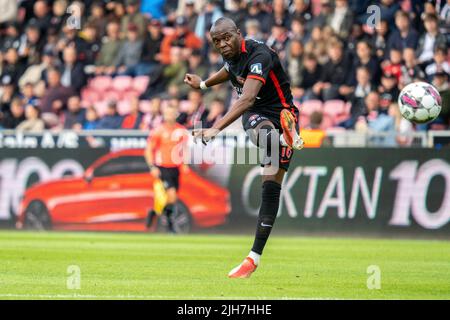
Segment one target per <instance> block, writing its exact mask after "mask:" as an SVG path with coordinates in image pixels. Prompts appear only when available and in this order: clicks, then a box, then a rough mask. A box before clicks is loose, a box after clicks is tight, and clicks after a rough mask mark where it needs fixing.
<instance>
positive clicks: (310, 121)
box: [0, 0, 450, 235]
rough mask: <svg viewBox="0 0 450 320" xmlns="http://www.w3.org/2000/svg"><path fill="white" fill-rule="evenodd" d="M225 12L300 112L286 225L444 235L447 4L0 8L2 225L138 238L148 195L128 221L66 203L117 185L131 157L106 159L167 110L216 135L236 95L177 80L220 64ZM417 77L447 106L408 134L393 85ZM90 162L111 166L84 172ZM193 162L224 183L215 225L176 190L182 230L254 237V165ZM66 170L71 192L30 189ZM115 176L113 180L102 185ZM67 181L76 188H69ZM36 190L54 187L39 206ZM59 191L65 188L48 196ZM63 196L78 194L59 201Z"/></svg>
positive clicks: (137, 140)
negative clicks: (238, 230)
mask: <svg viewBox="0 0 450 320" xmlns="http://www.w3.org/2000/svg"><path fill="white" fill-rule="evenodd" d="M371 5H376V7H370V6H371ZM369 7H370V8H372V10H375V11H371V10H370V9H369V10H368V8H369ZM374 8H375V9H374ZM373 12H375V15H374V13H373ZM222 16H227V17H230V18H232V19H233V20H234V21H235V22H236V24H237V25H238V27H239V29H240V30H241V32H242V34H243V35H244V36H245V37H246V38H248V39H255V40H259V41H263V42H265V43H266V44H267V45H268V46H270V47H272V48H273V49H274V50H275V51H276V52H278V54H279V56H280V58H281V60H282V63H283V65H284V67H285V70H286V71H287V73H288V75H289V78H290V81H291V86H292V90H293V94H294V98H295V104H296V105H297V107H298V108H299V109H300V111H301V116H300V119H299V120H300V126H301V128H302V135H303V136H304V139H305V141H306V147H307V148H309V149H307V150H304V151H302V152H299V153H297V155H296V156H295V162H294V163H293V164H292V165H291V167H292V173H291V172H290V174H289V175H288V177H287V178H286V179H287V181H288V182H289V181H291V184H289V186H290V188H287V191H286V193H285V196H284V198H283V199H284V200H283V201H282V202H283V205H282V209H281V212H282V216H283V217H284V218H283V219H284V220H283V219H281V222H280V224H281V225H283V224H284V225H285V226H286V228H289V227H293V228H294V229H295V230H299V229H302V228H303V229H302V230H306V229H308V230H319V231H331V232H336V231H341V230H345V231H347V232H349V231H352V230H357V231H358V232H360V231H361V230H365V229H368V230H369V231H371V232H374V233H380V232H381V233H383V232H385V231H386V230H391V229H389V228H393V229H392V230H394V231H395V232H398V230H405V229H408V230H412V229H414V230H415V231H417V230H419V231H421V232H422V231H424V232H425V233H429V232H431V233H433V232H434V233H435V232H436V231H438V232H440V233H441V234H444V235H448V234H449V233H448V231H449V228H448V223H447V222H448V221H450V166H449V161H450V156H449V152H448V149H446V147H448V146H449V145H450V131H448V130H449V129H450V128H449V125H450V105H449V104H450V89H449V74H450V64H449V61H450V59H449V57H450V55H449V51H448V43H449V32H448V31H449V28H450V1H445V0H440V1H439V0H437V1H414V0H404V1H393V0H380V1H376V0H375V1H369V0H359V1H356V0H355V1H351V0H335V1H332V0H292V1H284V0H275V1H261V0H251V1H247V0H242V1H240V0H224V1H220V0H209V1H204V0H197V1H193V0H180V1H177V0H141V1H139V0H124V1H106V0H104V1H101V0H97V1H96V0H92V1H68V0H55V1H51V0H49V1H45V0H37V1H27V0H17V1H16V0H0V129H1V131H0V148H1V149H2V151H1V155H0V161H1V162H0V176H1V179H0V181H1V184H0V221H2V222H3V225H6V226H12V227H15V226H16V222H17V221H18V220H19V218H18V217H19V216H22V220H23V219H26V217H25V216H26V213H27V212H28V213H29V212H31V211H33V210H34V212H35V213H34V215H37V216H39V215H44V218H42V217H41V218H39V219H41V221H39V219H37V220H38V222H39V223H40V224H39V223H38V224H37V225H36V224H35V225H33V227H34V228H49V227H50V226H51V227H55V226H60V227H61V228H67V229H77V228H78V229H83V230H84V229H95V230H97V229H108V230H141V229H142V228H143V225H142V223H141V222H142V219H143V217H144V216H145V213H144V212H145V211H146V210H147V209H148V207H149V206H150V205H151V199H150V198H149V197H151V196H150V195H146V197H148V198H149V199H150V200H148V201H147V200H145V199H147V198H145V199H144V200H142V203H145V205H142V206H141V207H139V208H138V209H133V210H135V211H133V210H131V211H133V212H134V213H133V212H131V213H130V212H128V214H129V215H128V216H126V215H125V216H124V215H123V213H124V210H125V209H123V208H122V209H121V210H122V211H120V210H118V211H117V210H116V211H117V212H112V211H111V210H112V209H111V208H112V207H113V205H112V204H110V203H105V204H104V206H105V208H106V207H108V206H110V207H108V208H109V209H104V210H103V211H102V212H100V213H99V212H95V213H89V214H86V215H85V216H83V217H79V216H77V214H78V212H85V213H86V212H90V209H89V208H91V207H92V206H97V207H101V206H102V205H103V204H101V202H100V201H96V203H94V204H93V203H92V202H91V203H90V204H86V206H85V207H80V208H78V209H77V210H76V211H77V213H74V212H73V210H74V209H73V206H72V207H71V205H73V203H74V202H79V203H81V202H82V201H81V200H80V199H85V198H86V197H88V198H89V197H91V198H90V199H91V200H92V198H94V199H96V200H98V197H97V198H96V196H95V195H94V196H93V195H92V190H91V189H92V188H94V187H95V188H98V190H100V191H101V192H103V193H102V194H105V193H107V192H112V191H111V188H113V187H112V185H113V184H117V181H125V180H127V179H125V178H124V176H125V175H128V174H131V173H130V167H129V165H130V163H133V161H130V160H136V159H133V157H138V156H139V154H136V153H131V154H127V153H126V152H125V153H124V154H120V156H114V152H116V151H118V150H122V149H129V148H135V149H142V148H144V147H145V144H146V137H147V136H148V134H149V133H151V130H152V129H154V128H155V127H157V126H158V125H159V124H160V123H161V121H162V116H161V110H162V109H164V107H165V106H166V105H169V104H170V105H175V106H176V107H177V108H178V110H179V117H178V120H177V121H178V122H179V123H181V124H183V125H185V126H186V127H187V128H189V129H191V128H192V127H193V125H194V123H195V122H198V121H201V123H202V125H203V127H211V126H213V125H214V123H215V122H216V121H217V120H218V119H220V118H221V117H222V116H223V115H224V114H225V113H226V112H227V110H228V108H229V107H230V105H231V104H232V103H233V101H235V100H236V99H237V96H236V94H235V93H234V91H233V90H232V88H231V86H230V85H228V84H223V85H220V86H216V87H214V88H211V89H209V90H207V91H197V90H192V89H190V87H188V86H187V85H185V84H184V83H183V79H184V75H185V74H186V73H187V72H189V73H195V74H198V75H199V76H200V77H202V78H203V79H206V78H207V77H208V75H210V74H212V73H214V72H216V71H218V70H219V69H220V68H221V67H222V66H223V61H222V58H221V56H220V55H219V54H218V53H217V52H215V51H214V49H213V47H212V45H211V42H210V36H209V29H210V27H211V25H212V23H213V22H214V21H215V20H216V19H218V18H219V17H222ZM415 81H425V82H428V83H432V84H433V85H434V86H435V87H436V88H437V89H438V91H439V92H440V94H441V97H442V112H441V114H440V116H439V117H438V118H437V119H436V120H435V121H433V122H432V123H428V124H424V125H415V124H412V123H411V122H409V121H407V120H405V119H403V118H402V117H401V115H400V113H399V109H398V105H397V98H398V95H399V92H400V91H401V89H402V88H403V87H405V86H406V85H407V84H409V83H412V82H415ZM239 130H241V124H240V121H236V123H234V124H233V125H232V126H231V128H230V130H229V131H230V132H231V133H233V134H235V136H236V137H237V139H235V140H234V139H232V140H233V141H235V142H236V141H237V142H236V143H235V144H233V146H232V147H231V148H232V149H233V150H235V149H237V148H240V147H243V146H245V142H244V144H239V141H241V140H239V136H242V134H243V132H241V131H239ZM150 137H151V136H150ZM243 139H244V140H245V138H243ZM216 147H217V146H216ZM223 148H224V150H225V151H227V150H228V151H229V149H226V148H225V147H223ZM228 148H230V147H229V146H228ZM225 151H224V152H225ZM228 151H227V152H228ZM102 157H106V158H102ZM130 157H131V158H130ZM101 158H102V159H103V160H102V161H104V162H102V163H100V164H97V166H95V165H94V168H91V171H92V172H94V179H93V180H92V177H87V178H86V172H88V169H89V166H91V165H93V163H94V162H95V161H96V160H98V159H101ZM117 159H119V160H117ZM113 160H114V161H113ZM116 160H117V161H116ZM109 161H112V162H111V163H110V162H109ZM100 162H101V161H100ZM101 165H109V166H110V167H107V168H106V169H104V170H98V171H96V170H94V169H95V168H97V167H98V166H101ZM124 165H128V167H126V166H125V167H124ZM140 165H141V167H139V166H140ZM256 167H257V166H256ZM134 168H135V171H134V172H132V174H137V175H139V174H144V172H145V170H146V169H143V166H142V163H140V162H139V161H137V162H136V166H135V167H134ZM139 168H140V169H139ZM192 169H193V170H194V171H193V172H190V173H186V174H195V175H196V176H195V178H192V177H193V176H189V177H190V179H191V178H192V179H194V180H195V179H197V178H198V179H200V178H204V179H206V180H207V181H209V182H211V183H214V184H215V186H216V187H217V188H223V190H222V189H220V190H219V189H217V190H218V191H217V190H216V191H217V192H218V193H217V194H210V195H208V196H210V197H211V198H210V200H208V201H209V202H207V203H204V204H203V205H204V206H205V207H208V206H210V207H211V206H212V205H213V204H214V203H215V201H214V200H213V199H216V198H214V197H216V196H217V197H220V199H221V200H220V201H222V202H223V206H222V207H221V208H218V209H217V212H220V214H219V215H220V217H219V218H218V217H210V218H206V219H205V217H204V216H202V213H201V212H200V211H199V212H198V215H197V216H196V215H195V214H193V212H192V210H196V209H195V208H194V207H195V204H198V201H200V200H192V199H194V198H192V197H193V196H190V195H186V199H188V198H189V199H191V200H186V199H185V200H184V202H185V204H186V203H187V202H190V201H192V203H191V205H187V210H186V212H187V215H188V216H189V217H190V218H189V219H190V221H189V225H190V226H195V225H197V226H203V227H208V228H209V227H218V226H222V225H225V227H224V228H225V229H226V222H225V221H228V223H229V226H235V225H239V226H245V225H246V223H248V225H249V226H251V227H252V228H253V223H254V215H255V208H256V207H257V203H254V201H257V199H253V198H252V197H253V194H255V192H252V190H253V189H252V188H255V189H254V190H255V191H256V190H257V189H256V187H257V186H256V185H254V184H253V181H254V179H255V178H254V177H255V176H256V173H255V172H254V166H253V167H252V166H249V165H243V166H237V165H219V164H215V163H207V164H205V163H197V164H196V165H193V166H192ZM95 172H97V173H98V176H96V175H95ZM102 172H103V173H102ZM102 174H103V175H102ZM197 175H198V177H197ZM66 176H81V177H84V179H83V178H80V179H81V180H79V181H76V182H74V181H72V186H71V187H69V186H67V185H64V186H63V185H58V184H57V185H56V186H48V185H45V184H44V185H43V186H42V188H43V189H40V190H31V191H30V190H29V188H32V187H36V186H38V185H39V184H40V183H44V182H47V181H55V180H56V182H58V179H61V178H62V177H66ZM111 176H113V177H116V178H114V179H110V180H105V179H106V178H107V177H111ZM97 178H98V179H97ZM128 178H129V179H128V180H127V181H132V180H135V179H137V178H136V177H128ZM96 179H97V180H98V181H97V185H96ZM289 179H291V180H289ZM90 180H92V181H90ZM195 181H198V184H199V185H200V186H203V188H202V187H200V189H198V190H197V191H196V192H200V193H205V194H206V193H207V192H208V188H205V187H204V186H205V185H207V183H206V182H204V181H201V180H195ZM243 181H244V182H243ZM61 183H62V182H61ZM147 183H148V181H146V182H142V183H141V185H139V186H136V185H125V184H123V185H121V186H119V187H118V190H119V191H117V190H115V191H114V192H115V195H111V194H110V195H109V197H110V199H114V201H116V203H117V198H115V197H116V195H117V193H118V192H123V190H137V189H142V190H145V189H146V188H147V189H149V190H150V189H151V187H150V186H149V185H151V184H147ZM81 184H86V185H83V186H80V185H81ZM74 185H77V188H78V189H77V188H75V189H71V188H72V187H73V186H74ZM50 187H53V188H54V189H50ZM237 187H239V189H236V188H237ZM90 188H91V189H90ZM102 188H103V189H102ZM192 188H194V187H192ZM211 188H212V189H214V187H211ZM296 188H297V189H296ZM113 189H114V188H113ZM116 189H117V186H116ZM27 190H28V191H27ZM43 190H53V191H52V192H49V193H50V194H49V195H45V199H44V196H43V195H42V194H43V193H44V192H43ZM62 190H66V193H64V194H63V195H61V194H58V192H57V191H61V192H62ZM69 190H71V191H69ZM98 190H97V191H96V192H100V191H98ZM105 190H106V191H105ZM25 192H29V195H26V194H25ZM70 193H71V194H72V195H77V194H78V195H84V198H83V197H81V196H80V197H78V198H76V197H75V198H74V199H69V200H68V199H67V197H68V194H70ZM39 194H40V195H42V196H39V197H38V196H37V195H39ZM98 194H100V193H98ZM30 197H31V198H30ZM32 197H37V198H32ZM64 197H66V198H64ZM130 197H131V196H130ZM61 199H63V200H61ZM38 200H39V201H38ZM203 200H205V199H203ZM33 201H35V202H33ZM36 201H37V202H36ZM58 201H59V202H58ZM64 201H66V202H64ZM70 201H73V202H70ZM130 201H131V202H133V200H130ZM146 201H147V202H146ZM196 201H197V202H196ZM205 201H206V200H205ZM220 201H219V202H220ZM252 201H253V202H252ZM94 202H95V201H94ZM61 203H65V204H66V206H65V208H59V204H61ZM68 204H70V205H68ZM32 205H33V206H34V207H33V206H32ZM39 206H41V207H39ZM89 206H90V207H89ZM30 208H31V209H30ZM58 208H59V209H61V210H60V211H58ZM68 208H69V209H68ZM70 208H72V209H70ZM71 210H72V211H71ZM119 211H120V212H119ZM125 211H126V210H125ZM128 211H130V210H128ZM36 212H37V213H36ZM42 212H43V213H42ZM119 214H122V215H119ZM133 214H134V215H133ZM68 216H70V217H71V218H68ZM411 217H412V218H414V219H412V218H411ZM42 219H44V220H42ZM45 219H47V220H48V221H52V223H51V224H50V225H46V224H45V221H47V220H45ZM108 219H109V220H108ZM292 220H295V221H298V223H291V222H292ZM23 221H24V220H23ZM23 221H22V224H20V223H19V226H20V227H23ZM129 221H133V222H132V223H134V224H135V225H134V226H131V227H130V225H128V224H127V223H128V222H129ZM230 221H231V223H230ZM233 221H234V223H233ZM283 221H284V222H283ZM305 221H306V223H305ZM343 221H346V222H345V223H344V222H343ZM367 222H370V223H369V224H368V223H367ZM130 223H131V222H130ZM105 226H108V227H105ZM186 230H187V229H186ZM230 230H231V229H230ZM408 230H407V231H408Z"/></svg>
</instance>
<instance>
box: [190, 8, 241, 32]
mask: <svg viewBox="0 0 450 320" xmlns="http://www.w3.org/2000/svg"><path fill="white" fill-rule="evenodd" d="M190 1H192V0H190ZM193 2H194V1H193ZM247 13H248V12H247V3H246V1H245V0H231V1H230V2H229V7H228V12H225V13H224V14H225V15H226V16H227V17H228V18H230V19H233V20H234V22H235V23H236V26H237V27H238V29H239V30H241V31H242V32H244V30H246V27H245V25H246V22H247Z"/></svg>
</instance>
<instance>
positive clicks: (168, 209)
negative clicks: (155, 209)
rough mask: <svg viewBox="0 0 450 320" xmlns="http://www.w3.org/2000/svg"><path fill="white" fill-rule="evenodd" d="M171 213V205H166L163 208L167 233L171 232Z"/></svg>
mask: <svg viewBox="0 0 450 320" xmlns="http://www.w3.org/2000/svg"><path fill="white" fill-rule="evenodd" d="M172 212H173V204H168V205H166V206H165V207H164V214H165V215H166V217H167V227H168V228H169V231H173V223H172Z"/></svg>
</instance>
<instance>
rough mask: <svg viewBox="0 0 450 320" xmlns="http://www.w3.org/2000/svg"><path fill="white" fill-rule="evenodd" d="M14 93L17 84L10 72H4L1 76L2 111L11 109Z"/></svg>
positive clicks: (0, 100)
mask: <svg viewBox="0 0 450 320" xmlns="http://www.w3.org/2000/svg"><path fill="white" fill-rule="evenodd" d="M14 95H15V86H14V82H13V78H12V77H11V76H10V75H9V74H4V75H3V76H2V77H1V78H0V112H2V113H5V112H7V111H9V110H10V107H11V102H12V100H13V99H14Z"/></svg>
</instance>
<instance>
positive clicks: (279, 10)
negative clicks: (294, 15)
mask: <svg viewBox="0 0 450 320" xmlns="http://www.w3.org/2000/svg"><path fill="white" fill-rule="evenodd" d="M290 18H291V17H290V16H289V11H288V9H287V8H286V7H285V1H284V0H273V1H272V12H271V15H270V20H271V21H270V25H271V27H272V28H273V26H275V25H283V24H285V25H286V26H289V25H290V24H291V21H290ZM272 34H273V33H272Z"/></svg>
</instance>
